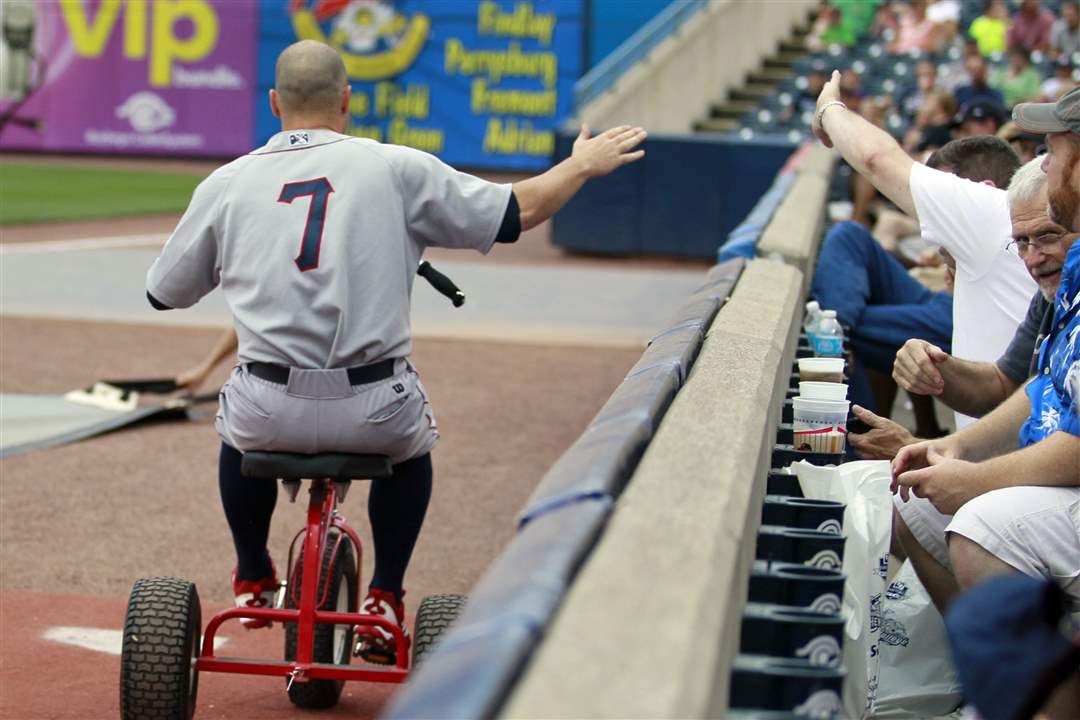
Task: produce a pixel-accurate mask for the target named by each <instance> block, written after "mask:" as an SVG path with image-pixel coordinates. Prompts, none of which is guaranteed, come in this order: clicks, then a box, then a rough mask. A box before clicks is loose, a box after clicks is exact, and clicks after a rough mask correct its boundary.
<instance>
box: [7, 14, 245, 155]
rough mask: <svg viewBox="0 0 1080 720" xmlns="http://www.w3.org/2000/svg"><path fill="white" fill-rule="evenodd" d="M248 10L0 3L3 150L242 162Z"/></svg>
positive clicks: (243, 150)
mask: <svg viewBox="0 0 1080 720" xmlns="http://www.w3.org/2000/svg"><path fill="white" fill-rule="evenodd" d="M258 10H259V6H258V3H257V2H255V0H49V1H48V2H40V1H37V0H3V2H0V29H2V33H0V149H22V150H55V151H82V152H95V153H113V152H115V153H126V154H169V155H239V154H241V153H244V152H247V151H248V150H249V149H250V148H251V145H252V128H253V123H254V119H253V115H252V114H253V107H252V94H253V92H254V78H255V54H256V52H255V50H256V48H255V43H256V34H257V32H256V28H257V27H258V21H257V17H258Z"/></svg>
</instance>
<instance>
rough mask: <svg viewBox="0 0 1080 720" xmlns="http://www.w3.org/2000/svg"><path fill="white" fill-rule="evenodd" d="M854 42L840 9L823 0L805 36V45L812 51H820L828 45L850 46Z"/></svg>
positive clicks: (852, 33) (852, 34) (853, 36)
mask: <svg viewBox="0 0 1080 720" xmlns="http://www.w3.org/2000/svg"><path fill="white" fill-rule="evenodd" d="M854 44H855V33H854V32H852V28H851V27H849V26H847V25H845V24H844V21H843V17H842V16H841V15H840V9H839V8H838V7H836V6H835V5H833V4H832V3H830V2H827V1H826V2H823V3H822V4H821V7H819V8H818V13H817V17H816V18H815V19H814V24H813V25H812V26H811V28H810V34H809V35H807V36H806V47H807V48H809V49H810V50H812V51H813V52H821V51H822V50H824V49H825V48H827V47H829V46H830V45H840V46H843V47H851V46H852V45H854Z"/></svg>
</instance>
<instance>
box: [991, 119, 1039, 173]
mask: <svg viewBox="0 0 1080 720" xmlns="http://www.w3.org/2000/svg"><path fill="white" fill-rule="evenodd" d="M997 136H998V137H999V138H1001V139H1002V140H1004V141H1005V142H1007V143H1009V147H1011V148H1012V149H1013V152H1015V153H1016V156H1017V157H1018V158H1020V162H1021V163H1022V164H1027V163H1029V162H1031V161H1032V160H1034V159H1035V156H1036V155H1038V154H1039V148H1040V147H1042V145H1043V136H1042V135H1037V134H1035V133H1030V132H1027V131H1026V130H1023V129H1021V128H1020V126H1019V125H1017V124H1016V123H1014V122H1007V123H1005V124H1004V125H1002V126H1001V129H1000V130H998V132H997Z"/></svg>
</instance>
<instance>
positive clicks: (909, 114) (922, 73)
mask: <svg viewBox="0 0 1080 720" xmlns="http://www.w3.org/2000/svg"><path fill="white" fill-rule="evenodd" d="M937 89H938V86H937V65H935V64H934V63H933V62H931V61H929V60H920V61H919V62H918V63H916V65H915V87H914V89H912V90H911V92H909V93H907V94H906V95H905V96H904V97H902V98H901V99H900V102H899V103H898V106H899V110H900V113H901V114H902V115H903V116H904V118H905V119H906V120H907V121H908V122H914V121H915V118H916V117H918V115H919V110H920V109H921V108H922V106H923V103H924V102H926V97H927V96H928V95H929V94H930V93H932V92H934V91H935V90H937Z"/></svg>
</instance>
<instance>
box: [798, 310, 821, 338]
mask: <svg viewBox="0 0 1080 720" xmlns="http://www.w3.org/2000/svg"><path fill="white" fill-rule="evenodd" d="M820 324H821V306H820V305H818V301H817V300H811V301H810V302H808V303H806V316H805V317H804V318H803V325H802V326H803V330H804V331H805V332H806V337H807V338H809V340H810V343H811V346H812V345H813V342H814V335H816V334H817V326H818V325H820Z"/></svg>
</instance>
